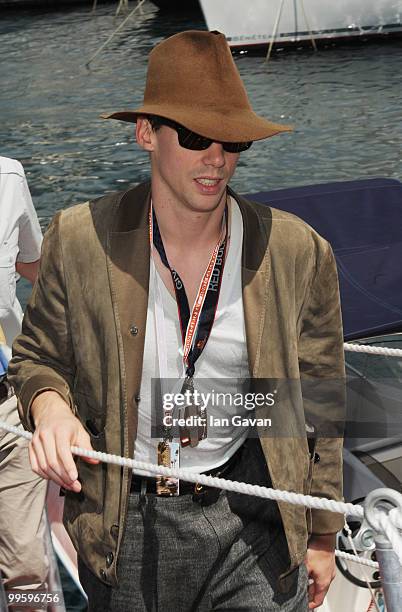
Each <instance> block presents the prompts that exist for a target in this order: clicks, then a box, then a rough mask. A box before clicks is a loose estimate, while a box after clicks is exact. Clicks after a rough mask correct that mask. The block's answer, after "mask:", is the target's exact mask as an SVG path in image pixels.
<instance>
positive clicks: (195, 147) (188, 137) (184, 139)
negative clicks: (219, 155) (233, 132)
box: [161, 119, 253, 153]
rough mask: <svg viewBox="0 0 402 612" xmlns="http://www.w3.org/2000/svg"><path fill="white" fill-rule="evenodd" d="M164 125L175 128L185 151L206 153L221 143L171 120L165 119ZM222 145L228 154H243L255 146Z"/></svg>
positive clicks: (241, 144)
mask: <svg viewBox="0 0 402 612" xmlns="http://www.w3.org/2000/svg"><path fill="white" fill-rule="evenodd" d="M161 124H162V125H167V126H168V127H171V128H173V129H174V130H175V131H176V132H177V137H178V139H179V145H180V146H181V147H183V148H184V149H190V150H191V151H204V150H205V149H208V148H209V147H210V146H211V144H212V143H213V142H219V141H215V140H212V139H211V138H205V136H200V135H199V134H196V133H195V132H192V131H191V130H188V129H187V128H185V127H184V126H183V125H180V124H179V123H176V122H175V121H171V120H170V119H163V121H162V122H161ZM219 144H221V145H222V147H223V150H224V151H226V152H227V153H241V152H242V151H247V149H249V148H250V147H251V145H252V144H253V142H252V141H251V142H219Z"/></svg>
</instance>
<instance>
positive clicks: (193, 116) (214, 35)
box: [102, 30, 292, 142]
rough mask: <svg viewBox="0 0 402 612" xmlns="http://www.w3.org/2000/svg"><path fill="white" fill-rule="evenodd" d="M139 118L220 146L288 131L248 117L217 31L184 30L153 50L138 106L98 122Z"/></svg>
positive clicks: (247, 105)
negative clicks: (152, 118)
mask: <svg viewBox="0 0 402 612" xmlns="http://www.w3.org/2000/svg"><path fill="white" fill-rule="evenodd" d="M139 115H158V116H160V117H166V118H167V119H171V120H173V121H176V122H177V123H180V124H181V125H184V126H185V127H186V128H188V129H189V130H192V131H193V132H196V133H197V134H200V135H201V136H205V137H207V138H211V139H212V140H216V141H221V142H246V141H250V140H261V139H262V138H269V137H270V136H274V135H275V134H279V133H280V132H289V131H291V130H292V127H290V126H288V125H279V124H277V123H272V122H271V121H267V120H266V119H264V118H263V117H259V116H258V115H256V114H255V113H254V111H253V109H252V108H251V105H250V101H249V99H248V97H247V92H246V90H245V87H244V85H243V81H242V80H241V77H240V74H239V71H238V70H237V67H236V64H235V62H234V61H233V57H232V54H231V51H230V48H229V45H228V44H227V42H226V38H225V36H224V34H221V33H220V32H205V31H198V30H189V31H187V32H181V33H180V34H175V35H174V36H171V37H169V38H167V39H166V40H164V41H163V42H161V43H159V44H158V45H156V47H154V49H153V50H152V51H151V53H150V55H149V64H148V74H147V82H146V86H145V94H144V102H143V105H142V106H141V107H140V108H138V109H135V110H127V111H120V112H116V113H111V114H107V115H102V117H103V118H104V119H119V120H120V121H129V122H133V123H135V122H136V121H137V117H138V116H139Z"/></svg>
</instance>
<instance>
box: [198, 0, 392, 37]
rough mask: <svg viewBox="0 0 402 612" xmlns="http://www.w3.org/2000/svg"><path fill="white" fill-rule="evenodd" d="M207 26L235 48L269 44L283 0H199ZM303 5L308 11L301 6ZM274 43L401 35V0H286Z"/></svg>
mask: <svg viewBox="0 0 402 612" xmlns="http://www.w3.org/2000/svg"><path fill="white" fill-rule="evenodd" d="M200 4H201V8H202V11H203V14H204V17H205V20H206V23H207V26H208V29H209V30H219V31H220V32H223V33H224V34H225V35H226V37H227V40H228V43H229V45H230V46H231V47H232V48H234V49H236V48H246V47H247V48H253V47H254V48H256V47H264V46H267V45H268V44H269V43H270V42H271V40H272V38H273V33H274V32H275V24H276V22H277V20H278V16H279V9H280V6H281V0H270V1H268V2H267V0H253V2H249V3H245V2H244V0H230V2H227V0H200ZM303 5H304V8H305V11H303V9H302V7H303ZM277 25H278V27H277V30H276V35H275V38H274V44H275V46H279V47H282V46H283V47H285V46H301V45H303V43H304V44H306V43H307V44H308V43H309V41H310V40H311V36H313V37H314V39H315V40H316V41H319V42H323V43H328V44H331V43H334V42H339V41H346V40H348V41H350V40H360V39H362V38H365V39H368V38H379V37H388V38H389V37H393V36H395V35H397V36H401V35H402V0H337V2H333V1H332V0H304V2H303V3H302V2H301V1H299V0H284V2H283V7H282V11H281V13H280V18H279V22H278V24H277Z"/></svg>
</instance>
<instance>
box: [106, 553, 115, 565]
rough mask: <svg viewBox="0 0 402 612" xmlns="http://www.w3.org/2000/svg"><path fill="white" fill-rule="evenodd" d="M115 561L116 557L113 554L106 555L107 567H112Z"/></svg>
mask: <svg viewBox="0 0 402 612" xmlns="http://www.w3.org/2000/svg"><path fill="white" fill-rule="evenodd" d="M113 559H114V556H113V553H112V552H110V553H108V554H107V555H106V567H110V566H111V565H112V563H113Z"/></svg>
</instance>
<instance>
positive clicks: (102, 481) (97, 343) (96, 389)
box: [9, 183, 344, 590]
mask: <svg viewBox="0 0 402 612" xmlns="http://www.w3.org/2000/svg"><path fill="white" fill-rule="evenodd" d="M230 193H231V195H232V196H233V197H234V198H235V199H236V201H237V202H238V204H239V207H240V210H241V213H242V217H243V226H244V237H243V255H242V269H241V275H242V286H243V305H244V317H245V329H246V338H247V348H248V359H249V368H250V373H251V376H252V377H253V378H254V379H268V378H269V379H281V380H284V379H289V380H298V379H300V378H301V377H302V378H303V377H307V378H312V379H321V380H323V379H325V378H328V379H340V378H342V377H343V376H344V354H343V334H342V323H341V314H340V305H339V291H338V281H337V273H336V265H335V262H334V257H333V254H332V251H331V248H330V246H329V244H328V243H327V242H326V241H325V240H324V239H323V238H321V237H320V236H319V235H318V234H317V233H316V232H315V231H314V230H313V229H312V228H311V227H309V226H308V225H306V224H305V223H304V222H303V221H301V220H300V219H298V218H297V217H295V216H294V215H291V214H289V213H286V212H282V211H280V210H276V209H273V208H269V207H265V206H261V205H258V204H254V203H251V202H248V201H246V200H245V199H243V198H242V197H240V196H238V195H236V194H235V193H233V192H232V191H230ZM149 202H150V184H149V183H146V184H141V185H139V186H137V187H135V188H133V189H130V190H128V191H126V192H122V193H114V194H110V195H106V196H104V197H102V198H100V199H98V200H95V201H91V202H87V203H85V204H82V205H79V206H75V207H73V208H70V209H67V210H64V211H62V212H59V213H58V214H57V215H56V216H55V218H54V220H53V222H52V223H51V225H50V227H49V229H48V231H47V233H46V236H45V240H44V243H43V251H42V260H41V269H40V274H39V278H38V281H37V283H36V285H35V288H34V290H33V293H32V297H31V300H30V303H29V305H28V307H27V310H26V314H25V318H24V323H23V332H22V334H21V335H20V336H19V338H18V339H17V340H16V342H15V345H14V358H13V360H12V362H11V364H10V370H9V372H10V379H11V382H12V384H13V385H14V387H15V389H16V391H17V393H18V396H19V409H20V413H21V418H22V420H23V423H24V425H25V427H26V428H28V429H31V430H32V422H31V419H30V405H31V403H32V401H33V399H34V398H35V396H36V395H37V394H38V393H39V392H40V391H42V390H44V389H55V390H57V391H58V392H59V393H60V394H61V395H62V396H63V397H65V399H66V401H67V402H69V404H70V406H71V408H72V410H74V411H76V413H77V414H78V416H79V418H80V419H81V421H82V423H83V424H84V426H85V423H86V421H87V420H88V419H90V420H91V421H92V422H94V423H95V424H96V427H97V429H98V430H99V432H100V433H99V435H97V436H96V437H95V436H93V435H92V436H91V441H92V445H93V447H94V448H95V450H101V451H105V452H107V453H114V454H117V455H122V456H124V457H132V456H133V452H134V443H135V437H136V428H137V403H138V400H139V397H138V394H139V389H140V383H141V371H142V359H143V350H144V338H145V325H146V314H147V301H148V281H149V259H150V249H149V234H148V211H149ZM330 408H331V407H330V406H328V409H330ZM321 409H323V410H325V409H326V407H325V405H324V406H323V407H322V406H321ZM300 410H301V412H300ZM302 412H303V408H301V409H300V403H297V402H296V403H295V404H294V403H293V402H292V401H284V402H283V403H282V404H280V410H279V409H278V410H277V411H276V412H273V413H272V420H273V424H274V425H275V423H276V431H277V433H278V435H272V432H271V433H270V435H264V431H263V430H261V432H260V439H261V444H262V448H263V451H264V455H265V458H266V461H267V465H268V468H269V471H270V475H271V479H272V483H273V486H274V488H276V489H285V490H288V491H295V492H298V493H310V494H312V495H318V496H321V497H327V498H331V499H336V500H340V499H341V498H342V440H341V439H340V438H339V437H329V438H321V439H318V440H317V443H316V448H315V451H316V453H318V454H319V456H320V461H319V462H316V463H314V461H313V460H312V459H311V454H310V453H309V449H308V444H307V438H306V436H305V435H299V434H296V435H294V436H283V435H281V431H280V428H281V427H282V425H286V426H287V427H288V428H289V423H293V422H294V423H296V422H300V421H302V422H303V423H304V415H303V414H302ZM78 469H79V477H80V480H81V481H82V485H83V490H82V492H81V493H80V494H74V493H71V492H67V495H66V502H65V513H64V522H65V525H66V527H67V530H68V532H69V534H70V536H71V538H72V541H73V543H74V545H75V546H76V548H77V549H78V550H79V554H80V556H81V558H82V559H83V561H84V562H85V563H86V564H87V565H88V567H90V568H91V569H92V571H93V572H94V573H95V574H96V575H97V576H99V577H100V579H101V580H103V581H104V582H105V583H107V584H110V585H115V584H116V562H117V558H118V554H119V549H120V544H121V540H122V534H123V531H124V526H125V520H126V510H127V501H128V494H129V489H130V479H131V473H130V471H129V470H128V469H121V468H120V467H118V466H115V465H106V464H102V463H100V464H99V465H90V464H88V463H85V462H84V461H81V460H79V459H78ZM279 508H280V512H281V516H282V520H283V524H284V528H285V532H286V536H287V542H288V548H289V553H290V559H291V565H290V567H289V571H288V572H287V573H286V574H284V575H283V577H282V581H281V583H280V586H281V588H284V589H285V590H286V582H287V577H290V575H291V573H292V572H293V570H294V569H295V568H296V567H297V565H299V564H300V563H301V562H302V561H303V559H304V556H305V552H306V546H307V541H308V536H309V534H310V533H313V534H328V533H335V532H337V531H338V530H339V529H341V528H342V527H343V517H342V516H340V515H337V514H333V513H330V512H327V511H322V510H313V511H307V512H306V509H305V508H304V507H303V506H295V505H290V504H287V503H284V502H280V503H279Z"/></svg>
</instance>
